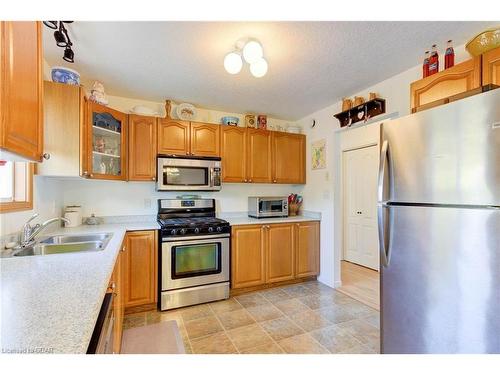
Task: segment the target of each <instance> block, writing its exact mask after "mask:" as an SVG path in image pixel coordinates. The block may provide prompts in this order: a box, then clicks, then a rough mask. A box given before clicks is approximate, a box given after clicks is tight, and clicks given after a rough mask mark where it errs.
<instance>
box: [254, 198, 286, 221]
mask: <svg viewBox="0 0 500 375" xmlns="http://www.w3.org/2000/svg"><path fill="white" fill-rule="evenodd" d="M248 216H250V217H256V218H261V217H286V216H288V197H248Z"/></svg>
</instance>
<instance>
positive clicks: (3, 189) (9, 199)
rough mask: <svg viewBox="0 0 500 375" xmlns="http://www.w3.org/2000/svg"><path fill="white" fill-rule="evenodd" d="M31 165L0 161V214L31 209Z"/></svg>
mask: <svg viewBox="0 0 500 375" xmlns="http://www.w3.org/2000/svg"><path fill="white" fill-rule="evenodd" d="M33 169H34V167H33V163H26V162H13V161H5V160H0V212H2V213H3V212H11V211H22V210H31V209H32V208H33Z"/></svg>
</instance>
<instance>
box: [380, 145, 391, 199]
mask: <svg viewBox="0 0 500 375" xmlns="http://www.w3.org/2000/svg"><path fill="white" fill-rule="evenodd" d="M388 156H389V142H388V141H387V140H385V141H384V142H383V143H382V149H381V150H380V164H379V166H378V186H377V198H378V202H379V203H382V202H383V201H384V196H385V195H384V189H385V186H384V185H385V184H384V183H385V165H386V164H387V161H388Z"/></svg>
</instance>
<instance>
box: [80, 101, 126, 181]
mask: <svg viewBox="0 0 500 375" xmlns="http://www.w3.org/2000/svg"><path fill="white" fill-rule="evenodd" d="M87 108H88V113H87V114H86V122H87V125H86V138H87V139H86V146H85V149H86V153H87V155H86V159H87V160H86V163H85V166H86V168H87V169H85V170H84V171H83V173H82V175H83V176H84V177H87V178H95V179H104V180H126V179H127V154H128V151H127V148H128V145H127V134H128V121H127V120H128V117H127V114H125V113H123V112H120V111H117V110H115V109H112V108H109V107H106V106H103V105H100V104H97V103H94V102H88V106H87Z"/></svg>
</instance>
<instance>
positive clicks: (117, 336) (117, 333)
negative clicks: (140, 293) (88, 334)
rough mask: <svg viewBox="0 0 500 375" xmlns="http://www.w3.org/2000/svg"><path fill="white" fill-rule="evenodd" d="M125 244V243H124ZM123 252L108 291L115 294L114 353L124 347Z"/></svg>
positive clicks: (117, 260)
mask: <svg viewBox="0 0 500 375" xmlns="http://www.w3.org/2000/svg"><path fill="white" fill-rule="evenodd" d="M122 246H123V245H122ZM122 254H123V253H122V252H121V251H120V252H119V253H118V257H117V258H116V263H115V268H114V269H113V274H112V275H111V280H110V283H109V288H108V291H109V292H112V293H113V294H114V296H113V314H114V317H115V321H114V325H113V353H120V350H121V347H122V335H123V314H124V311H125V308H124V305H123V300H124V298H123V297H124V296H123V292H124V289H123V259H122Z"/></svg>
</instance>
